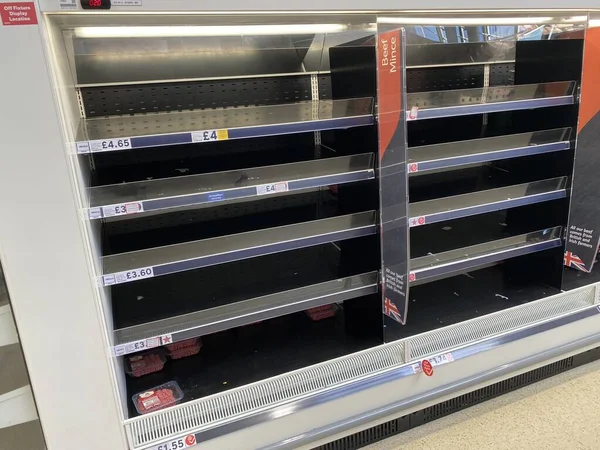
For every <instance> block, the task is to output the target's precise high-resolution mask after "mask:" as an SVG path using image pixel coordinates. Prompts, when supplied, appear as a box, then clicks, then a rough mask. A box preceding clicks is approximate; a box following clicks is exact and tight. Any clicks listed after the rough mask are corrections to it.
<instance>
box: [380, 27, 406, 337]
mask: <svg viewBox="0 0 600 450" xmlns="http://www.w3.org/2000/svg"><path fill="white" fill-rule="evenodd" d="M386 28H387V29H386ZM390 28H392V29H390ZM403 42H404V36H403V31H402V30H401V29H398V28H396V29H393V27H392V26H390V25H387V26H386V25H381V24H379V29H378V35H377V98H378V130H379V192H380V194H379V195H380V199H381V209H380V223H381V258H382V262H381V265H382V274H383V283H382V286H383V297H382V308H383V313H384V321H385V324H386V328H385V329H386V335H385V340H386V341H391V340H394V339H397V337H399V336H397V331H398V330H399V324H403V323H405V321H406V312H407V311H406V308H407V304H408V258H409V257H408V222H407V216H408V187H407V183H408V179H407V173H406V147H407V144H406V113H405V106H404V102H405V95H404V93H405V88H404V83H405V64H404V51H403ZM395 331H396V333H395Z"/></svg>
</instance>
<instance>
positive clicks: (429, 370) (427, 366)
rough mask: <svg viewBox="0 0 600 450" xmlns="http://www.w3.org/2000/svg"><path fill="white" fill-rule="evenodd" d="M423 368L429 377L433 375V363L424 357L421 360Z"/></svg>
mask: <svg viewBox="0 0 600 450" xmlns="http://www.w3.org/2000/svg"><path fill="white" fill-rule="evenodd" d="M421 369H422V370H423V373H424V374H425V375H427V376H428V377H430V376H432V375H433V366H432V365H431V363H430V362H429V360H428V359H424V360H423V361H422V362H421Z"/></svg>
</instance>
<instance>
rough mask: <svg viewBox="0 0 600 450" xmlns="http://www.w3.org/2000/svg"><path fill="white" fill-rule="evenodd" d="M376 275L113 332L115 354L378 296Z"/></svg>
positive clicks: (339, 281) (329, 282)
mask: <svg viewBox="0 0 600 450" xmlns="http://www.w3.org/2000/svg"><path fill="white" fill-rule="evenodd" d="M378 275H379V274H378V272H377V271H375V272H369V273H364V274H360V275H354V276H350V277H345V278H340V279H337V280H331V281H326V282H324V283H318V284H313V285H309V286H304V287H301V288H298V289H291V290H288V291H283V292H277V293H274V294H270V295H265V296H261V297H256V298H251V299H248V300H243V301H240V302H235V303H231V304H228V305H223V306H219V307H216V308H210V309H205V310H202V311H196V312H193V313H189V314H184V315H180V316H175V317H170V318H168V319H162V320H157V321H154V322H149V323H145V324H141V325H136V326H131V327H127V328H122V329H118V330H115V333H114V334H115V343H116V344H115V347H114V353H115V355H117V356H119V355H126V354H129V353H135V352H138V351H140V350H144V349H147V348H152V347H156V346H159V345H164V344H169V343H175V342H180V341H184V340H186V339H191V338H194V337H198V336H204V335H207V334H212V333H216V332H219V331H224V330H228V329H230V328H234V327H239V326H242V325H249V324H252V323H254V322H257V321H261V320H266V319H272V318H274V317H279V316H283V315H286V314H291V313H295V312H298V311H304V310H306V309H309V308H315V307H317V306H323V305H328V304H331V303H339V302H343V301H345V300H349V299H352V298H356V297H361V296H363V295H369V294H374V293H377V291H378V289H379V285H378Z"/></svg>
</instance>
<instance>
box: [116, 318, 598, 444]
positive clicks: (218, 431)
mask: <svg viewBox="0 0 600 450" xmlns="http://www.w3.org/2000/svg"><path fill="white" fill-rule="evenodd" d="M598 314H600V306H589V307H586V308H584V309H582V310H578V311H574V312H571V313H568V314H565V315H564V316H561V317H558V318H555V319H554V320H549V321H547V322H543V323H541V324H534V325H532V326H528V327H524V328H522V329H519V330H517V331H514V332H511V333H506V334H503V335H500V336H495V337H491V338H488V339H485V340H482V341H481V342H477V343H474V344H471V345H466V346H464V347H461V348H459V349H456V350H452V349H448V350H446V351H444V352H443V353H444V354H445V353H452V356H453V357H454V361H458V360H461V359H464V358H467V357H469V356H472V355H475V354H477V353H480V352H484V351H487V350H491V349H493V348H496V347H499V346H501V345H505V344H508V343H510V342H514V341H517V340H521V339H525V338H527V337H531V336H533V335H535V334H538V333H542V332H544V331H549V330H552V329H554V328H558V327H560V326H563V325H567V324H570V323H573V322H576V321H578V320H583V319H586V318H588V317H593V316H596V315H598ZM595 338H596V339H598V338H600V334H598V335H596V336H595ZM432 356H435V355H430V357H432ZM506 367H507V366H503V368H506ZM500 369H502V368H500ZM498 370H499V369H498V368H497V369H495V371H498ZM513 370H514V369H513ZM491 372H493V371H491ZM418 373H420V372H419V370H418V368H416V367H415V363H410V362H409V363H406V364H404V365H402V366H400V367H394V368H391V369H387V370H385V371H383V372H381V373H377V374H373V375H370V376H366V377H363V378H361V379H359V380H354V381H349V382H347V383H343V384H340V385H339V386H336V387H334V388H330V389H327V390H325V391H323V392H317V393H314V394H309V395H307V396H304V397H302V398H299V399H296V400H292V401H289V402H284V403H282V404H279V405H277V406H274V407H271V408H268V409H265V410H262V411H258V412H257V413H255V414H251V415H247V416H245V417H243V418H240V419H237V420H236V419H235V418H233V419H232V420H231V421H228V422H225V423H219V424H215V425H213V426H207V427H205V428H203V429H202V431H196V432H194V433H191V434H195V437H196V442H197V443H199V444H200V443H202V442H206V441H208V440H211V439H214V438H216V437H219V436H222V435H224V434H229V433H233V432H235V431H239V430H242V429H244V428H248V427H251V426H255V425H259V424H262V423H266V422H269V421H271V420H275V419H277V418H281V417H284V416H288V415H290V414H293V413H294V412H297V411H299V410H303V409H308V408H310V407H314V406H318V405H320V404H323V403H327V402H330V401H333V400H336V399H338V398H341V397H344V396H348V395H351V394H353V393H356V392H359V391H363V390H367V389H370V388H373V387H375V386H379V385H382V384H385V383H390V382H392V381H397V380H400V379H402V378H406V377H409V376H412V375H416V374H418ZM495 376H498V374H496V375H495ZM464 383H465V382H463V384H464ZM454 389H455V388H454ZM451 391H452V390H450V389H449V392H451ZM439 395H440V393H439V391H438V392H436V393H435V394H434V396H439ZM417 398H418V399H419V402H423V401H424V400H423V398H422V396H419V397H417ZM409 400H410V399H407V400H404V401H401V402H399V403H401V404H402V405H403V406H402V407H406V406H405V405H404V404H405V403H406V402H408V401H409ZM126 423H127V422H126ZM189 434H190V433H189V432H188V433H184V434H179V435H176V436H173V437H172V438H171V439H169V440H172V439H177V438H179V437H183V436H186V435H189ZM310 435H311V439H314V434H313V432H311V433H310ZM302 436H307V435H302ZM163 441H167V440H166V439H164V440H161V442H163ZM158 443H159V442H152V443H149V444H148V445H143V446H138V447H137V449H144V450H150V449H154V448H155V446H156V444H158ZM287 445H296V446H297V445H298V442H297V438H290V439H287V440H286V441H285V442H284V443H278V444H273V446H269V447H266V448H269V449H271V448H273V449H274V448H296V447H289V446H287Z"/></svg>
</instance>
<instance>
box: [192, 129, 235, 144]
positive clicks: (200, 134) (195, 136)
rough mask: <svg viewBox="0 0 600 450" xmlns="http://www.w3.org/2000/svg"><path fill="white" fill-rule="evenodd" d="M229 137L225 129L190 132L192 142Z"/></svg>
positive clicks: (222, 139)
mask: <svg viewBox="0 0 600 450" xmlns="http://www.w3.org/2000/svg"><path fill="white" fill-rule="evenodd" d="M228 138H229V133H228V131H227V130H202V131H193V132H192V142H211V141H225V140H227V139H228Z"/></svg>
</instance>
